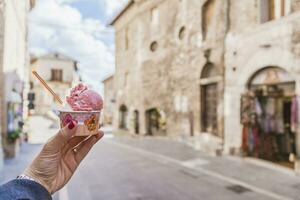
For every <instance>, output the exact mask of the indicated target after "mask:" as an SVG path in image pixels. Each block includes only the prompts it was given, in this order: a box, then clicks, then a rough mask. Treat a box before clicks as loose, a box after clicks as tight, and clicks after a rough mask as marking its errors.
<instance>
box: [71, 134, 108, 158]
mask: <svg viewBox="0 0 300 200" xmlns="http://www.w3.org/2000/svg"><path fill="white" fill-rule="evenodd" d="M103 135H104V133H103V132H102V131H99V132H98V134H96V135H93V136H92V137H90V138H89V139H87V140H86V141H83V142H82V144H80V146H79V147H78V149H77V152H76V154H75V160H76V162H77V163H78V164H79V163H80V162H81V161H82V160H83V159H84V157H85V156H86V155H87V154H88V153H89V151H90V150H91V149H92V147H93V146H94V144H96V143H97V142H98V141H99V140H100V139H101V138H102V137H103Z"/></svg>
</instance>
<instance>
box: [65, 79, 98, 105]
mask: <svg viewBox="0 0 300 200" xmlns="http://www.w3.org/2000/svg"><path fill="white" fill-rule="evenodd" d="M66 100H67V102H68V104H69V105H70V106H71V108H72V109H73V110H74V111H92V110H101V109H102V108H103V100H102V97H101V96H100V95H99V94H98V93H97V92H95V91H93V90H90V89H88V87H87V86H85V85H83V84H82V83H80V84H78V85H77V86H76V87H74V88H73V89H72V90H71V92H70V96H68V97H67V98H66Z"/></svg>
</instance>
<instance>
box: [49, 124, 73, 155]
mask: <svg viewBox="0 0 300 200" xmlns="http://www.w3.org/2000/svg"><path fill="white" fill-rule="evenodd" d="M76 128H77V124H76V122H74V121H71V122H70V123H69V124H68V125H67V126H65V127H64V128H62V129H60V131H59V132H58V133H57V134H56V135H55V136H54V137H53V138H52V139H51V140H50V141H49V142H48V144H49V145H51V146H53V147H55V148H57V149H61V148H62V147H63V146H64V145H65V144H66V143H67V142H68V141H69V140H70V139H71V138H72V137H73V136H74V135H75V132H76Z"/></svg>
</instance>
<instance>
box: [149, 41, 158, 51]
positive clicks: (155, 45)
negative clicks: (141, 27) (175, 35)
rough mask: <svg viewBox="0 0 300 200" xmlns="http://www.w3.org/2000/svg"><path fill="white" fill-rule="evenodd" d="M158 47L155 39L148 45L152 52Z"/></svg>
mask: <svg viewBox="0 0 300 200" xmlns="http://www.w3.org/2000/svg"><path fill="white" fill-rule="evenodd" d="M157 48H158V43H157V42H156V41H154V42H152V43H151V45H150V50H151V51H152V52H154V51H156V50H157Z"/></svg>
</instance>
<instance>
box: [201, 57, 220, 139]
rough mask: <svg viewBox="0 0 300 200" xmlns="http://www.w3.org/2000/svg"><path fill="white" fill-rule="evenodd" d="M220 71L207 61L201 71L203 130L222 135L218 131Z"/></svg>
mask: <svg viewBox="0 0 300 200" xmlns="http://www.w3.org/2000/svg"><path fill="white" fill-rule="evenodd" d="M219 80H220V76H219V72H218V70H217V68H216V66H215V65H214V64H212V63H210V62H209V63H207V64H206V65H205V66H204V68H203V70H202V73H201V80H200V84H201V86H200V90H201V91H200V92H201V129H202V131H203V132H207V133H211V134H213V135H215V136H218V137H222V135H221V132H220V131H218V98H219V95H218V82H219Z"/></svg>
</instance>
